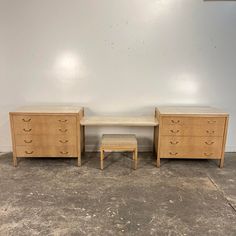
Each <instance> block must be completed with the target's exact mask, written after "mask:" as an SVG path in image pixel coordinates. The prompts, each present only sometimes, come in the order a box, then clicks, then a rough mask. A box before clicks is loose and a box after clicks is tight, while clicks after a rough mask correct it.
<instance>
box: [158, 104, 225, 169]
mask: <svg viewBox="0 0 236 236" xmlns="http://www.w3.org/2000/svg"><path fill="white" fill-rule="evenodd" d="M155 116H156V119H157V120H158V122H159V132H158V136H157V137H156V149H157V167H160V159H161V158H204V159H219V160H220V167H223V164H224V150H225V142H226V136H227V126H228V114H227V113H225V112H222V111H220V110H218V109H215V108H212V107H168V106H163V107H159V108H156V112H155Z"/></svg>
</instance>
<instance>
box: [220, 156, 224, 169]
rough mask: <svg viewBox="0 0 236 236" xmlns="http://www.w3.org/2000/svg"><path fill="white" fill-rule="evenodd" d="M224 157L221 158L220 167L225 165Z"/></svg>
mask: <svg viewBox="0 0 236 236" xmlns="http://www.w3.org/2000/svg"><path fill="white" fill-rule="evenodd" d="M224 159H225V158H224V157H221V159H220V163H219V167H220V168H223V167H224Z"/></svg>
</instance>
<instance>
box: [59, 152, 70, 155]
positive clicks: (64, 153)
mask: <svg viewBox="0 0 236 236" xmlns="http://www.w3.org/2000/svg"><path fill="white" fill-rule="evenodd" d="M60 153H61V154H63V155H67V154H68V153H69V152H60Z"/></svg>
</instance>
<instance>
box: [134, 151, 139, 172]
mask: <svg viewBox="0 0 236 236" xmlns="http://www.w3.org/2000/svg"><path fill="white" fill-rule="evenodd" d="M133 161H134V170H136V169H137V166H138V150H137V149H135V150H134V152H133Z"/></svg>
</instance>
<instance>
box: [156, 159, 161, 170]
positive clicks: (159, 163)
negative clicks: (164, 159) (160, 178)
mask: <svg viewBox="0 0 236 236" xmlns="http://www.w3.org/2000/svg"><path fill="white" fill-rule="evenodd" d="M160 166H161V160H160V157H157V168H160Z"/></svg>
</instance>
